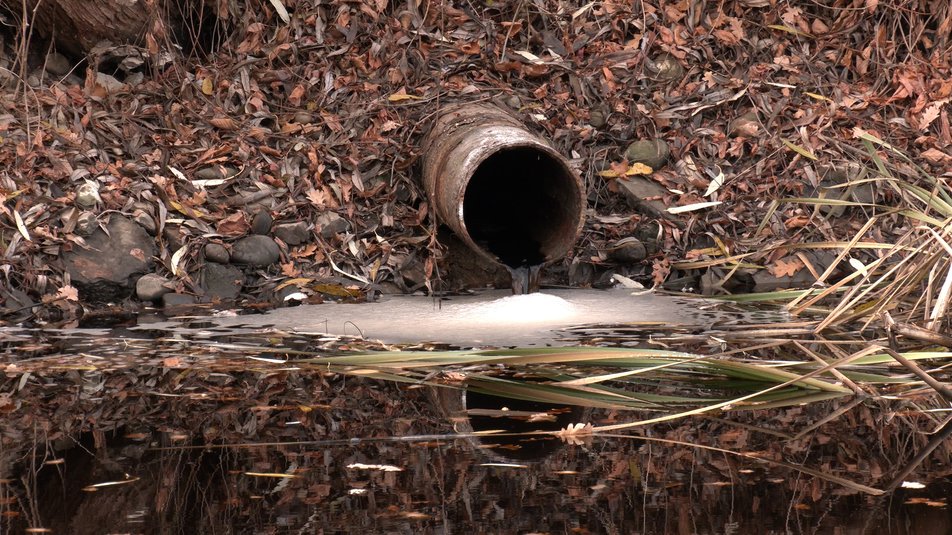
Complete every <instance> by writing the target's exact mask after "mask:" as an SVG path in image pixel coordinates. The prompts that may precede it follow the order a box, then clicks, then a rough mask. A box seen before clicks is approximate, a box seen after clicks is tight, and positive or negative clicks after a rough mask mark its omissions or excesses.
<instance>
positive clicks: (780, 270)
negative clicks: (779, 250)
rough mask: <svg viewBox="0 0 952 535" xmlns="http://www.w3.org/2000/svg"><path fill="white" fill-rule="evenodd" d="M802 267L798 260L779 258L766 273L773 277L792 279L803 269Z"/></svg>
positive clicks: (794, 258)
mask: <svg viewBox="0 0 952 535" xmlns="http://www.w3.org/2000/svg"><path fill="white" fill-rule="evenodd" d="M803 267H804V264H803V261H802V260H800V259H799V258H796V257H792V258H789V259H784V258H781V259H779V260H777V261H776V262H774V263H773V265H771V266H770V267H768V268H767V271H768V272H769V273H770V274H771V275H773V276H774V277H792V276H793V275H794V274H796V272H798V271H800V270H801V269H803Z"/></svg>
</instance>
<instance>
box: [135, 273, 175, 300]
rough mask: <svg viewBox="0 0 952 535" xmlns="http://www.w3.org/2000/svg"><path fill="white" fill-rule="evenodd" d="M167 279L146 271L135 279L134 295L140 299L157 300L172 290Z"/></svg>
mask: <svg viewBox="0 0 952 535" xmlns="http://www.w3.org/2000/svg"><path fill="white" fill-rule="evenodd" d="M168 285H169V280H168V279H166V278H165V277H163V276H161V275H156V274H155V273H146V274H145V275H143V276H141V277H139V280H137V281H136V297H138V298H139V300H140V301H158V300H159V299H161V298H162V296H163V295H165V294H167V293H169V292H171V291H172V289H171V288H169V287H168Z"/></svg>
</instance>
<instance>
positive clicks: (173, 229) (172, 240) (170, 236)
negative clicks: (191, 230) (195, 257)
mask: <svg viewBox="0 0 952 535" xmlns="http://www.w3.org/2000/svg"><path fill="white" fill-rule="evenodd" d="M162 237H163V238H165V244H166V245H167V246H168V250H169V251H172V252H173V253H174V252H175V251H178V250H179V249H181V248H182V246H183V245H185V237H186V234H185V230H184V229H183V228H182V226H181V225H165V229H164V230H163V231H162Z"/></svg>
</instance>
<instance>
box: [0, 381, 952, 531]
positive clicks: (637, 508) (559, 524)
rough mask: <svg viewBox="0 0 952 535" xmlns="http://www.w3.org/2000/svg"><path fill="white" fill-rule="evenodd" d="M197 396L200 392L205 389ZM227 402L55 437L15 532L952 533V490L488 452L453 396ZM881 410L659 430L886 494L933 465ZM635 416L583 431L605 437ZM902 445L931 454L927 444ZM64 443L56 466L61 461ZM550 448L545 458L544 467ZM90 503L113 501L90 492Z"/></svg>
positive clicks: (739, 468)
mask: <svg viewBox="0 0 952 535" xmlns="http://www.w3.org/2000/svg"><path fill="white" fill-rule="evenodd" d="M251 377H253V374H247V375H245V376H243V380H244V381H247V380H248V379H250V378H251ZM181 380H183V381H184V382H182V383H181V384H180V388H182V389H184V392H190V391H191V392H195V387H196V386H197V385H198V384H202V383H199V382H195V381H194V380H191V379H188V378H183V379H181ZM279 384H288V387H289V388H288V390H286V391H285V390H279V389H278V388H277V386H278V385H279ZM158 388H160V390H161V391H166V392H169V393H171V391H168V390H166V389H164V388H162V387H161V386H159V387H158ZM157 391H158V390H157ZM212 391H213V389H206V390H204V391H203V392H204V393H205V394H208V393H211V392H212ZM140 392H141V391H140ZM230 392H231V391H230V390H229V389H228V388H227V387H226V388H225V389H224V390H222V391H221V394H222V397H221V398H219V399H218V400H217V401H216V402H215V403H209V402H208V401H207V400H206V401H203V400H202V399H201V398H196V397H192V398H191V401H188V402H186V400H185V399H183V398H176V397H172V396H161V397H156V398H153V399H150V400H148V403H146V404H144V405H143V404H142V403H140V402H139V401H135V399H136V397H135V396H134V397H133V398H131V403H130V399H129V398H127V400H126V402H125V406H126V409H127V410H132V411H133V412H135V413H137V414H140V415H141V416H140V417H139V418H137V420H138V421H139V422H140V423H141V424H143V425H145V424H148V427H139V428H135V429H133V428H130V427H124V428H122V429H117V430H116V431H115V432H109V433H102V432H100V433H95V434H84V435H81V436H77V438H78V439H79V440H78V441H77V442H73V441H71V440H66V439H62V440H59V441H53V442H51V443H47V442H45V441H44V440H40V441H39V442H36V443H35V445H34V446H33V448H32V449H31V451H27V452H25V453H26V459H27V461H26V462H19V461H18V460H19V459H20V458H21V457H22V454H21V455H17V456H16V457H15V458H11V457H7V460H8V462H12V461H14V460H16V461H18V462H16V464H6V465H5V466H3V474H4V475H3V477H6V478H7V479H5V480H3V483H2V484H0V496H5V497H8V499H7V500H6V501H3V502H0V511H3V512H4V513H5V514H3V515H2V516H0V521H2V522H4V523H5V524H3V530H4V531H3V532H4V533H6V532H18V531H22V529H23V528H24V527H26V526H28V525H32V526H37V527H39V526H42V527H44V528H48V529H52V530H53V532H54V533H76V534H83V533H102V532H103V529H104V527H108V531H110V532H130V533H259V532H260V533H264V532H287V531H289V530H290V531H291V532H300V533H312V532H317V531H319V530H322V529H323V530H324V532H341V533H344V532H354V531H365V532H369V533H375V532H412V533H418V532H426V533H459V532H466V531H473V532H478V533H520V532H527V531H531V532H539V533H545V532H551V533H568V532H574V533H724V532H725V531H726V532H730V533H832V532H834V530H840V531H843V532H856V533H896V534H906V533H908V534H919V533H938V532H946V531H943V530H947V528H948V527H949V526H950V525H952V524H950V520H952V518H950V508H949V507H948V504H947V496H948V493H949V492H950V491H952V480H948V479H946V480H941V479H940V480H938V481H934V482H933V483H932V485H930V486H928V487H926V488H925V489H923V490H900V491H899V492H898V493H897V494H895V495H893V496H887V497H868V496H864V495H862V494H860V493H856V492H854V491H851V490H850V489H848V488H843V487H840V486H837V485H831V484H829V483H825V482H824V481H823V480H821V479H817V478H813V477H810V476H808V475H807V474H803V473H797V472H793V471H791V470H788V469H785V468H780V467H776V466H772V465H769V464H764V463H759V462H754V461H747V460H744V459H743V458H737V457H733V456H725V455H722V454H719V453H717V452H712V451H708V450H699V449H695V448H691V447H686V446H679V445H668V444H663V443H654V442H652V443H649V442H642V441H640V440H637V437H633V438H632V439H598V438H596V439H594V440H589V441H587V442H585V443H576V444H571V445H569V444H565V445H560V446H557V445H555V444H552V445H553V446H555V447H550V446H549V445H548V444H538V443H529V444H528V445H527V444H518V445H516V446H515V447H513V445H511V444H510V445H506V444H503V443H502V442H501V441H499V440H497V439H498V438H499V437H489V438H488V439H486V440H482V441H480V440H474V439H473V437H472V435H469V434H465V435H462V436H460V435H457V433H468V432H469V431H475V430H478V429H479V428H480V427H482V425H483V423H486V422H487V421H489V427H493V428H498V427H501V426H500V425H499V421H500V419H499V418H492V417H490V416H489V415H496V414H499V413H498V409H499V408H500V400H499V399H485V398H483V397H482V396H480V395H476V396H473V395H472V393H467V395H466V396H465V398H466V402H467V405H466V406H465V407H463V405H462V401H461V400H462V399H463V396H462V395H461V393H460V392H459V391H457V390H452V389H440V390H439V392H443V393H444V394H446V395H442V394H434V393H433V392H432V391H430V390H429V389H420V388H409V389H407V388H398V387H397V386H395V385H390V384H386V383H379V382H375V381H361V380H355V379H353V378H350V379H347V380H346V381H345V380H343V379H332V380H329V381H328V380H327V378H315V377H309V378H308V377H295V376H294V375H290V374H280V375H278V376H276V377H272V378H271V379H265V380H263V381H262V382H260V383H258V384H256V385H253V386H252V387H251V389H250V391H249V392H247V394H248V395H247V396H245V397H234V396H231V395H230ZM235 392H237V391H235ZM345 393H346V394H345ZM140 395H141V394H140ZM206 399H207V398H206ZM113 401H114V400H113ZM140 401H141V400H140ZM105 402H106V403H107V404H109V405H111V402H110V401H109V400H105ZM505 405H506V407H507V408H509V409H510V411H511V412H513V413H514V414H515V415H517V418H514V419H513V418H505V419H504V420H509V421H516V422H519V423H520V425H522V424H528V421H529V420H531V419H533V418H532V415H533V414H536V415H540V416H537V417H536V418H535V420H536V421H541V422H547V423H548V424H550V425H551V428H553V429H554V428H555V425H554V424H553V422H551V419H550V418H547V417H544V416H541V415H545V414H551V413H554V416H555V418H556V419H557V420H558V419H559V418H562V417H563V416H566V415H568V416H566V418H565V420H563V421H570V420H574V419H576V418H577V417H578V416H579V415H578V414H577V413H574V414H573V413H572V412H571V411H568V412H566V411H560V410H557V409H556V410H553V407H546V406H523V405H519V404H518V402H515V401H511V402H505ZM136 407H141V408H147V412H141V409H140V408H136ZM836 407H837V405H835V404H832V403H823V404H816V405H812V406H809V407H804V408H802V409H800V412H799V414H798V415H797V418H799V419H800V420H803V421H804V422H823V420H824V418H825V417H826V415H828V414H831V413H834V412H835V411H836ZM186 408H188V410H184V409H186ZM874 408H875V407H874V406H872V405H866V404H859V405H856V406H855V407H853V408H852V409H850V410H848V411H847V412H845V413H843V414H842V415H840V417H839V418H837V419H836V420H834V421H831V422H826V423H823V424H822V425H820V426H819V427H818V428H817V429H816V430H815V431H813V432H812V433H811V434H810V436H808V437H804V438H802V439H796V438H795V437H793V436H792V435H791V434H787V433H786V432H785V431H775V429H787V428H788V427H789V425H790V423H789V418H790V417H791V416H790V415H791V414H796V412H795V411H788V412H782V411H748V412H739V413H733V414H731V415H730V418H731V420H730V421H729V420H725V419H705V418H695V419H688V420H685V421H682V422H678V423H677V424H667V425H655V426H652V427H651V428H648V429H646V430H645V433H646V434H649V435H651V436H652V437H655V438H663V439H665V438H666V439H671V440H679V441H682V442H692V441H697V442H699V443H712V444H714V445H718V446H721V447H727V448H730V449H741V450H744V451H750V452H759V454H760V455H761V456H765V457H775V458H778V459H787V460H790V461H792V462H797V463H803V464H804V465H805V466H808V467H816V468H822V469H823V470H825V471H830V472H831V473H836V474H839V475H842V476H844V477H848V478H849V479H852V480H856V481H862V482H865V483H871V484H876V482H877V481H885V480H888V479H889V478H890V475H891V470H892V468H891V466H893V465H896V466H899V465H901V464H902V463H903V462H904V461H905V460H906V459H909V458H911V457H912V456H914V454H915V453H916V452H915V451H911V450H910V451H908V452H905V454H902V455H898V454H897V452H895V451H886V450H884V449H882V447H881V441H882V439H883V436H892V435H888V433H895V432H896V431H897V425H898V422H896V421H895V420H893V421H892V423H887V422H885V421H882V422H880V421H877V422H876V423H877V426H878V428H872V427H869V426H868V425H867V422H870V418H871V417H873V416H872V414H873V413H871V410H873V409H874ZM116 409H117V410H120V411H121V410H123V408H122V405H118V406H116ZM538 409H544V410H538ZM537 410H538V412H536V411H537ZM510 411H506V412H510ZM126 414H127V415H128V414H130V413H128V412H127V413H126ZM465 415H468V420H464V419H463V417H464V416H465ZM102 416H103V418H104V419H108V417H109V416H108V415H107V414H103V415H102ZM618 417H619V415H618V414H615V413H611V412H596V413H594V414H586V415H584V418H585V419H586V420H588V419H590V420H591V421H595V422H601V423H605V422H610V421H613V420H615V419H616V418H618ZM490 420H492V421H490ZM467 421H468V422H469V424H468V425H469V428H467V427H466V422H467ZM558 424H559V425H560V426H561V425H562V421H559V422H558ZM533 427H535V426H534V425H533ZM890 429H891V431H890ZM901 429H902V428H901V427H899V428H898V430H899V431H901ZM882 433H887V435H883V434H882ZM900 435H901V434H897V435H896V436H895V438H893V439H891V440H896V439H899V437H900ZM457 436H458V437H459V438H454V437H457ZM355 437H365V438H362V439H359V440H351V439H354V438H355ZM375 437H376V438H375ZM387 437H417V438H410V439H400V440H391V439H388V438H387ZM781 437H783V438H781ZM901 440H902V441H905V442H907V443H911V442H910V441H917V440H918V439H917V438H916V436H915V434H914V433H913V434H909V435H907V436H905V437H904V438H901ZM276 442H282V443H284V445H277V444H273V443H276ZM223 443H231V444H233V445H232V446H228V447H221V445H222V444H223ZM267 443H272V444H267ZM256 444H261V445H256ZM53 445H56V446H57V449H55V450H53V449H49V447H48V446H53ZM487 445H492V446H487ZM536 445H542V447H543V449H544V450H545V451H538V450H536V451H531V448H534V447H535V446H536ZM7 447H8V448H9V446H7ZM5 452H7V453H9V452H10V450H9V449H7V450H5ZM948 456H949V452H948V448H945V449H944V450H943V451H941V452H932V454H931V455H930V456H928V458H927V459H925V464H923V465H922V466H920V467H919V468H917V469H916V470H915V472H914V473H912V474H909V475H908V476H909V478H910V480H916V479H917V478H920V477H922V474H923V473H926V472H929V471H931V472H933V473H941V472H942V470H943V466H945V467H947V466H948V464H943V462H947V461H948ZM526 457H532V460H531V461H529V462H526ZM47 461H51V462H47ZM506 461H508V465H507V464H504V463H506ZM510 465H515V466H510ZM390 467H393V468H390ZM391 470H393V471H391ZM946 470H947V468H946ZM877 474H878V475H877ZM917 474H918V475H917ZM126 481H131V482H129V483H124V484H113V485H102V484H103V483H114V482H126ZM96 484H100V485H98V486H95V487H93V485H96ZM90 488H95V489H96V490H95V491H94V492H91V491H89V490H84V489H90ZM9 497H12V498H13V499H12V500H11V499H9ZM13 513H15V514H13Z"/></svg>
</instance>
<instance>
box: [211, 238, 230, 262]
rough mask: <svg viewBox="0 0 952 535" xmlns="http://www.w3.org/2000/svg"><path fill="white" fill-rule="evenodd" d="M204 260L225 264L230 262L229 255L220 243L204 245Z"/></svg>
mask: <svg viewBox="0 0 952 535" xmlns="http://www.w3.org/2000/svg"><path fill="white" fill-rule="evenodd" d="M205 260H209V261H211V262H218V263H219V264H227V263H228V262H230V261H231V255H230V254H229V253H228V249H226V248H225V246H224V245H222V244H220V243H209V244H206V245H205Z"/></svg>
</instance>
